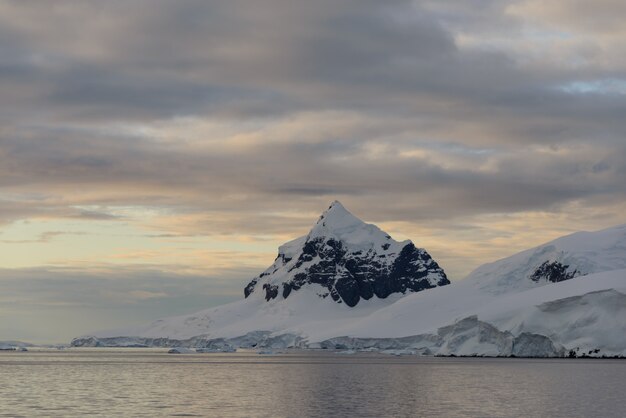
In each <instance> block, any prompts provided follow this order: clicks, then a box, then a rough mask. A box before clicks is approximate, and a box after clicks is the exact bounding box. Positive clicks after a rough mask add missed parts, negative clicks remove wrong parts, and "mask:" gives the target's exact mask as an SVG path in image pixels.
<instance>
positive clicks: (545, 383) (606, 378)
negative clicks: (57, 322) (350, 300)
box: [0, 349, 626, 417]
mask: <svg viewBox="0 0 626 418" xmlns="http://www.w3.org/2000/svg"><path fill="white" fill-rule="evenodd" d="M625 387H626V361H620V360H523V359H477V358H473V359H459V358H425V357H414V356H410V357H409V356H404V357H393V356H387V355H380V354H373V353H363V354H357V355H342V354H335V353H325V352H322V353H310V352H299V353H288V354H279V355H258V354H256V353H254V352H248V353H233V354H198V355H195V354H194V355H171V354H165V353H164V352H162V351H160V352H159V351H156V350H139V349H134V350H119V349H109V350H105V349H103V350H96V349H94V350H68V351H58V352H45V351H42V352H33V351H31V352H28V353H16V352H0V416H11V417H14V416H25V417H31V416H63V417H74V416H80V417H84V416H98V415H100V416H107V417H114V416H134V417H138V416H148V417H154V416H209V417H211V416H216V417H256V416H259V417H328V416H354V417H403V416H428V417H431V416H441V417H623V416H626V396H625V393H626V391H625Z"/></svg>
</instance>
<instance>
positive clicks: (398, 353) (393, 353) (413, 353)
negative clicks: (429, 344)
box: [380, 350, 416, 356]
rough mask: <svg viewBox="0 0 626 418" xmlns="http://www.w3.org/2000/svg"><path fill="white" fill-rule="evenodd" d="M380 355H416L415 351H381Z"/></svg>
mask: <svg viewBox="0 0 626 418" xmlns="http://www.w3.org/2000/svg"><path fill="white" fill-rule="evenodd" d="M380 353H381V354H389V355H392V356H413V355H415V354H416V352H415V350H382V351H381V352H380Z"/></svg>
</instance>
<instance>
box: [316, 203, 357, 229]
mask: <svg viewBox="0 0 626 418" xmlns="http://www.w3.org/2000/svg"><path fill="white" fill-rule="evenodd" d="M361 225H365V222H363V221H362V220H360V219H359V218H357V217H356V216H354V215H353V214H352V213H350V212H349V211H348V210H347V209H346V208H345V207H344V206H343V205H342V204H341V202H339V201H338V200H335V201H334V202H333V203H331V205H330V206H329V207H328V209H326V210H325V211H324V212H323V213H322V215H321V216H320V217H319V219H318V220H317V222H316V223H315V225H314V226H313V230H312V231H311V232H313V231H315V230H318V229H325V230H329V231H334V230H343V229H346V228H354V227H358V226H361Z"/></svg>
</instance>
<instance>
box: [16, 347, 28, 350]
mask: <svg viewBox="0 0 626 418" xmlns="http://www.w3.org/2000/svg"><path fill="white" fill-rule="evenodd" d="M15 351H28V349H27V348H26V347H17V348H16V349H15Z"/></svg>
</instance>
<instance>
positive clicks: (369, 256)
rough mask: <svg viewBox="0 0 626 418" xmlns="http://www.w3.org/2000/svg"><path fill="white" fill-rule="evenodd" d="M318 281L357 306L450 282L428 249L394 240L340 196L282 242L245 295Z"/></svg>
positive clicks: (270, 294) (326, 291)
mask: <svg viewBox="0 0 626 418" xmlns="http://www.w3.org/2000/svg"><path fill="white" fill-rule="evenodd" d="M314 284H315V285H319V286H321V287H322V288H323V290H322V292H320V293H319V294H318V295H319V296H320V297H322V298H326V297H328V296H330V297H331V298H332V300H334V301H335V302H338V303H342V302H343V303H345V304H346V305H348V306H356V305H357V304H358V303H359V301H360V300H369V299H371V298H372V297H377V298H380V299H385V298H387V297H388V296H389V295H391V294H393V293H407V292H418V291H420V290H424V289H430V288H433V287H436V286H444V285H447V284H450V282H449V281H448V278H447V277H446V274H445V273H444V271H443V270H442V269H441V268H440V267H439V265H438V264H437V263H436V262H435V261H434V260H433V259H432V258H431V256H430V255H429V254H428V253H427V252H426V251H425V250H423V249H421V248H416V247H415V245H413V243H412V242H411V241H403V242H398V241H395V240H393V239H392V238H391V237H390V236H389V235H388V234H387V233H385V232H383V231H381V230H380V229H379V228H378V227H377V226H376V225H372V224H366V223H365V222H363V221H361V220H360V219H359V218H357V217H355V216H354V215H352V214H351V213H350V212H348V211H347V210H346V209H345V208H344V207H343V205H342V204H341V203H339V202H338V201H335V202H333V203H332V204H331V205H330V207H329V208H328V209H327V210H326V211H325V212H324V213H323V214H322V216H320V218H319V220H318V221H317V222H316V223H315V225H314V226H313V229H311V231H310V232H309V233H308V234H307V235H305V236H302V237H300V238H297V239H295V240H293V241H291V242H288V243H286V244H284V245H282V246H280V248H279V249H278V257H276V260H274V264H272V265H271V266H270V267H269V268H267V270H265V271H264V272H263V273H261V274H260V275H259V276H258V277H255V278H254V279H253V280H252V281H251V282H250V283H249V284H248V285H247V286H246V288H245V289H244V294H245V297H246V298H248V297H250V296H252V295H254V294H259V293H262V294H263V296H264V298H265V300H266V301H270V300H272V299H276V298H283V299H287V298H288V297H289V295H291V294H292V292H297V291H299V290H300V289H302V288H303V287H310V286H311V285H314Z"/></svg>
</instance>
